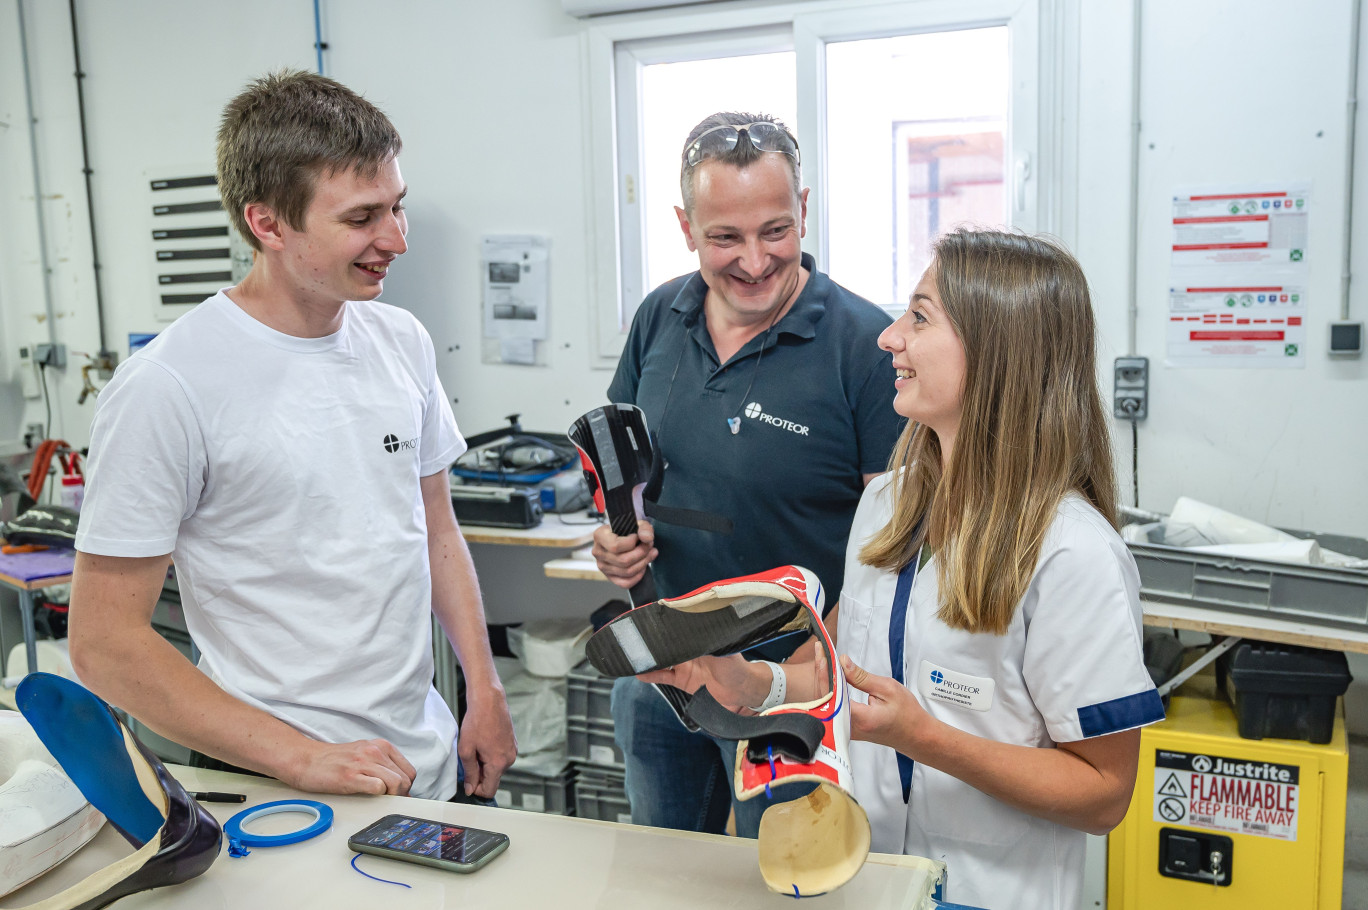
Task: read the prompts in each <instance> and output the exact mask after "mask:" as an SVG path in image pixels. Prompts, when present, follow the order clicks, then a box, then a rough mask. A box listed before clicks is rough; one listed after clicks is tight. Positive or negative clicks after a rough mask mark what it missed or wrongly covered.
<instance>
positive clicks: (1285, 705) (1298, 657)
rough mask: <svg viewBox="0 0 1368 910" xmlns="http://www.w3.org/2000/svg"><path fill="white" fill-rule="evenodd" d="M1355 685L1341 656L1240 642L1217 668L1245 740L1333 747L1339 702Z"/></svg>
mask: <svg viewBox="0 0 1368 910" xmlns="http://www.w3.org/2000/svg"><path fill="white" fill-rule="evenodd" d="M1352 679H1353V677H1351V676H1350V675H1349V661H1348V660H1347V659H1346V658H1345V656H1344V654H1343V653H1342V652H1340V651H1323V650H1321V649H1319V648H1303V647H1298V646H1296V645H1277V644H1271V643H1269V642H1262V641H1242V642H1240V643H1239V644H1238V645H1236V646H1235V647H1234V648H1232V649H1231V650H1230V651H1229V652H1227V653H1226V654H1224V655H1222V656H1221V658H1220V660H1218V661H1217V664H1216V684H1217V687H1218V688H1219V689H1220V690H1221V691H1222V692H1224V693H1225V694H1226V697H1227V698H1229V699H1230V702H1231V704H1233V705H1234V706H1235V715H1236V717H1237V718H1238V720H1239V725H1240V736H1242V737H1244V738H1245V739H1263V738H1265V737H1269V738H1273V739H1304V740H1307V741H1309V742H1313V743H1328V742H1330V735H1331V733H1332V732H1333V731H1334V728H1335V705H1336V702H1337V700H1338V698H1339V697H1340V696H1341V695H1343V694H1344V691H1345V690H1346V689H1348V688H1349V683H1350V681H1351V680H1352Z"/></svg>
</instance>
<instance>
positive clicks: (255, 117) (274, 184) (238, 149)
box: [218, 70, 403, 250]
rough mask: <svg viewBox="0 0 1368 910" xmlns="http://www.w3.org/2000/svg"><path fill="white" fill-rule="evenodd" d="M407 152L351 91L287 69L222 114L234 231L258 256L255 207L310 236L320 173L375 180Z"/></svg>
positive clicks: (222, 180)
mask: <svg viewBox="0 0 1368 910" xmlns="http://www.w3.org/2000/svg"><path fill="white" fill-rule="evenodd" d="M402 146H403V143H402V142H401V141H400V139H399V133H398V131H397V130H395V128H394V124H392V123H390V122H389V118H388V117H386V116H385V115H384V113H382V112H381V110H380V109H379V108H377V107H376V106H375V105H373V104H371V103H370V102H369V101H367V100H366V99H364V98H362V97H361V96H360V95H358V94H356V92H353V91H352V90H351V89H349V88H347V87H346V86H345V85H343V84H341V83H340V82H336V81H334V80H332V79H329V78H327V77H325V76H319V75H317V74H315V73H309V72H305V71H303V70H281V71H279V72H275V73H271V74H270V75H267V76H263V77H262V78H260V79H257V80H256V81H254V82H252V83H250V84H249V85H248V86H247V88H246V89H245V90H244V91H243V92H242V94H240V95H238V96H237V97H236V98H234V99H233V100H232V101H230V102H228V106H227V107H225V108H224V109H223V122H222V124H221V125H220V126H219V131H218V186H219V194H220V195H221V196H222V198H223V207H224V208H225V209H226V210H227V211H228V217H229V218H231V219H232V222H233V227H235V228H237V230H238V232H239V233H241V234H242V236H243V237H244V238H245V239H246V240H247V242H248V243H250V244H251V245H252V246H253V247H255V248H256V249H258V250H259V249H261V242H260V241H259V240H257V238H256V236H255V235H254V234H253V233H252V229H251V228H250V227H249V226H248V224H247V217H246V215H245V214H244V209H245V208H246V207H247V206H248V205H249V204H251V203H253V202H260V203H264V204H266V205H268V206H270V207H271V208H272V209H273V210H274V211H275V213H276V214H277V215H278V216H280V218H281V219H282V220H283V221H284V222H285V223H286V224H288V225H289V226H290V227H292V228H294V229H295V230H303V228H304V213H305V212H306V211H307V210H308V208H309V203H310V202H312V201H313V194H314V184H315V181H316V179H317V178H318V176H319V175H320V174H335V173H340V172H342V171H346V170H349V169H353V168H354V169H355V170H356V171H357V173H358V174H360V175H361V176H362V177H364V178H367V179H370V178H372V177H374V176H375V175H376V174H377V173H378V172H379V170H380V166H381V165H382V164H384V163H385V162H386V161H389V160H390V159H391V158H393V157H394V156H395V155H398V154H399V150H400V149H401V148H402Z"/></svg>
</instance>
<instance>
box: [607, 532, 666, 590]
mask: <svg viewBox="0 0 1368 910" xmlns="http://www.w3.org/2000/svg"><path fill="white" fill-rule="evenodd" d="M654 544H655V528H653V527H651V523H650V522H649V521H645V520H643V519H638V521H637V532H636V533H635V534H632V535H630V536H628V537H618V536H617V535H616V534H614V533H613V529H612V528H610V527H609V526H608V525H606V524H605V525H599V526H598V528H597V529H596V530H595V531H594V549H593V551H592V552H593V554H594V561H595V562H597V563H598V567H599V571H600V572H602V573H603V574H604V576H605V577H606V578H607V579H608V580H609V581H611V582H612V583H613V584H615V585H617V586H618V587H619V588H630V587H632V585H634V584H636V583H637V582H639V581H641V578H642V576H643V575H645V574H646V569H647V567H648V566H650V564H651V563H652V562H653V561H654V560H655V558H656V557H657V556H659V555H660V553H659V552H658V551H657V550H656V549H655V547H654Z"/></svg>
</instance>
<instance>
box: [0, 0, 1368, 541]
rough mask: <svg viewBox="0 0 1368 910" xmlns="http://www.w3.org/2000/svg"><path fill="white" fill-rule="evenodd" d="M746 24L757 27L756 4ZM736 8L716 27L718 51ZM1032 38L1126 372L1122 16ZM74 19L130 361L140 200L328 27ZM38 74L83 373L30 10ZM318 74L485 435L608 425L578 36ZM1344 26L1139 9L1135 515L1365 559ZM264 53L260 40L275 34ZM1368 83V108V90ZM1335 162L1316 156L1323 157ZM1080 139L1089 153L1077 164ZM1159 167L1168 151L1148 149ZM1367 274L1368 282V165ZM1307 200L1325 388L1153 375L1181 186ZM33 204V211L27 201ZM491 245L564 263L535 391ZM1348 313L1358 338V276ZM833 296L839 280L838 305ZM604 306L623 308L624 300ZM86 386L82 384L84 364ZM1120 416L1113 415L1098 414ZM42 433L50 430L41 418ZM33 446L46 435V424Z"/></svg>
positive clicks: (374, 29) (6, 96)
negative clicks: (1046, 48)
mask: <svg viewBox="0 0 1368 910" xmlns="http://www.w3.org/2000/svg"><path fill="white" fill-rule="evenodd" d="M15 3H16V0H0V122H5V123H7V124H9V125H8V126H7V127H0V164H2V165H3V166H0V308H3V320H0V332H2V333H3V338H0V344H2V348H3V349H0V376H3V375H7V373H8V370H9V369H10V368H11V367H12V363H13V358H12V353H11V349H12V348H14V347H15V342H16V340H17V339H27V338H28V337H29V336H31V335H32V334H33V333H34V332H35V331H38V332H40V333H41V332H42V331H43V328H42V327H41V326H40V325H39V324H38V323H37V322H36V321H35V314H36V313H41V309H42V307H41V300H42V296H41V294H42V290H41V289H42V283H41V274H40V273H39V272H38V270H37V266H36V247H35V245H34V231H33V227H32V220H33V202H32V198H31V192H32V191H31V186H32V184H31V178H30V175H29V173H28V168H27V160H28V146H27V135H26V133H25V124H24V122H23V120H24V117H23V113H24V112H23V97H22V83H21V82H20V81H19V75H20V72H19V69H18V65H17V53H16V52H15V50H16V46H17V45H16V41H15V36H14V29H13V28H12V27H11V26H10V24H9V23H11V22H12V21H13V18H14V10H15ZM752 5H753V4H752ZM729 6H730V4H717V5H715V7H709V11H710V12H709V15H710V16H712V17H713V20H714V21H716V22H717V24H718V25H719V26H721V25H723V24H724V23H725V15H726V11H727V8H728V7H729ZM1043 6H1044V7H1045V8H1046V9H1047V10H1048V11H1050V12H1049V13H1048V15H1050V16H1052V17H1054V18H1052V19H1051V20H1050V21H1049V22H1047V23H1046V24H1045V26H1044V27H1043V28H1042V31H1047V30H1048V31H1051V32H1052V33H1054V34H1057V35H1059V36H1060V37H1061V40H1062V41H1063V49H1062V52H1061V53H1060V54H1059V55H1058V58H1057V59H1054V60H1048V61H1046V62H1045V63H1044V64H1043V65H1047V66H1052V67H1056V68H1059V69H1061V70H1063V71H1064V75H1065V85H1066V94H1065V103H1064V104H1063V105H1062V107H1061V109H1060V110H1059V117H1060V118H1062V120H1063V121H1064V122H1065V123H1066V124H1071V125H1072V124H1076V126H1077V130H1076V134H1077V141H1076V142H1075V143H1073V144H1071V145H1070V146H1069V147H1067V148H1065V149H1064V150H1063V151H1064V156H1065V161H1066V164H1067V166H1066V167H1064V168H1062V174H1063V176H1064V178H1065V179H1066V180H1067V181H1068V182H1067V184H1066V185H1065V186H1064V187H1062V191H1061V197H1062V198H1063V200H1064V202H1065V205H1064V209H1063V211H1062V213H1061V223H1060V232H1061V234H1062V235H1063V236H1064V237H1065V238H1066V239H1067V240H1069V242H1071V243H1072V244H1073V246H1074V248H1075V249H1076V251H1077V252H1078V254H1079V256H1080V258H1081V260H1082V261H1083V263H1084V266H1085V268H1086V269H1087V271H1088V274H1089V277H1090V279H1091V281H1092V283H1093V287H1094V294H1095V301H1096V306H1097V310H1098V318H1099V325H1100V328H1101V333H1102V341H1103V349H1102V354H1101V356H1102V359H1103V360H1104V362H1106V363H1109V362H1110V359H1111V358H1112V357H1113V356H1116V355H1117V354H1123V353H1126V348H1127V318H1126V312H1125V311H1126V302H1127V288H1128V277H1127V276H1128V265H1127V264H1128V250H1129V236H1130V230H1131V220H1130V215H1129V198H1130V191H1129V188H1130V167H1129V165H1130V157H1131V143H1130V124H1131V80H1130V67H1129V60H1130V58H1131V10H1130V4H1129V3H1121V2H1115V3H1094V2H1084V0H1057V2H1055V3H1045V4H1043ZM77 7H78V10H79V11H80V14H81V16H82V31H83V38H84V40H83V54H84V56H85V68H86V70H87V72H88V73H89V74H90V78H89V79H88V80H87V105H88V111H87V116H88V119H89V124H90V133H91V142H92V156H93V166H94V169H95V172H96V173H95V182H96V199H95V201H96V219H97V223H98V225H99V230H100V246H101V254H102V258H103V259H104V263H105V281H104V286H105V298H106V304H107V308H108V314H107V320H108V324H109V331H110V338H111V341H112V344H113V346H114V347H115V348H116V349H117V350H120V351H121V352H126V337H127V333H128V332H129V331H147V330H155V329H156V328H157V327H158V325H157V323H156V321H155V319H154V318H153V305H152V303H151V301H150V299H148V294H147V293H146V274H147V265H146V263H145V259H146V257H147V256H150V252H149V251H148V249H147V246H146V243H145V241H144V239H143V236H142V234H143V223H144V218H143V216H142V213H141V207H143V206H145V192H144V190H143V188H142V183H141V180H142V177H141V175H142V171H143V169H144V168H145V167H146V166H148V165H149V164H155V163H168V162H173V161H196V160H203V161H205V162H208V161H209V160H210V156H211V155H212V139H213V131H214V128H215V123H216V120H217V116H218V112H219V109H220V108H221V106H222V104H223V102H224V100H226V99H227V98H228V97H229V96H231V95H232V94H233V93H234V92H235V91H236V90H237V89H238V88H239V87H240V86H241V85H242V83H244V82H245V81H246V80H247V79H249V78H250V77H252V76H253V75H256V74H258V73H260V72H262V71H264V70H266V69H268V68H270V67H272V66H277V65H287V64H288V65H296V66H304V67H311V66H312V61H313V48H312V40H313V30H312V21H311V16H310V9H309V4H307V3H303V2H297V3H293V4H281V3H275V2H269V0H239V2H237V3H235V4H233V5H232V6H231V12H232V15H226V14H225V7H224V6H223V5H222V4H219V3H213V2H209V0H193V2H172V0H147V2H142V3H139V4H137V5H128V4H118V5H116V4H108V3H94V2H89V0H85V2H80V3H78V4H77ZM26 10H27V11H28V13H29V18H30V49H31V53H32V54H33V56H34V58H35V60H34V66H35V70H36V83H35V91H36V93H37V95H38V107H39V115H40V123H39V134H40V139H41V140H42V141H41V145H42V160H43V167H44V180H45V181H46V183H47V188H48V191H49V193H50V195H52V196H54V197H58V198H52V199H49V200H48V201H47V209H46V210H47V211H48V212H49V233H50V235H51V237H52V246H53V248H54V255H53V257H52V258H53V263H54V281H53V285H54V294H55V297H56V298H57V301H56V302H57V309H58V311H59V314H60V316H61V318H60V319H59V320H58V332H59V334H60V335H61V336H62V339H63V340H64V341H65V342H66V343H67V344H68V345H69V346H70V347H71V348H73V349H75V350H90V349H93V348H94V347H95V344H96V342H95V339H94V334H95V331H94V315H93V309H94V307H93V294H92V293H91V279H90V268H89V244H88V240H87V239H86V233H85V232H86V227H85V221H84V195H83V194H84V189H83V186H82V185H81V181H80V173H79V168H80V164H79V143H78V140H77V138H76V134H75V132H74V129H75V124H74V92H73V90H72V79H71V75H70V73H71V61H70V55H71V45H70V34H69V31H68V29H67V23H66V15H65V5H64V4H50V3H43V4H39V3H35V2H32V0H29V2H28V3H27V4H26ZM324 10H325V29H326V36H325V37H326V38H327V40H328V41H329V42H330V44H331V49H330V51H328V53H327V71H328V73H329V74H330V75H334V76H336V77H338V78H340V79H342V80H343V81H345V82H347V83H348V84H350V85H352V86H354V87H356V88H358V89H359V90H361V91H363V92H364V93H366V94H367V96H368V97H370V98H372V99H373V100H375V101H377V102H378V103H379V104H380V105H381V106H382V107H384V108H385V109H386V110H387V111H388V112H389V113H390V115H391V116H392V117H393V119H394V120H395V122H396V124H397V125H398V127H399V129H400V131H401V132H402V134H403V135H404V138H405V142H406V149H405V153H404V156H403V158H402V167H403V171H404V176H405V178H406V179H407V180H408V182H409V184H410V186H411V188H412V192H411V195H410V208H409V211H410V216H411V218H410V221H411V224H412V231H411V237H410V240H411V244H412V248H411V252H410V253H409V254H408V255H407V256H406V257H405V258H404V259H403V260H402V261H401V262H400V264H399V266H398V267H397V268H396V269H395V270H394V271H393V273H392V277H391V279H390V281H389V283H388V286H387V289H386V295H385V297H386V299H387V300H389V301H391V302H393V303H396V304H399V305H402V306H406V307H409V308H411V309H412V310H413V311H414V312H415V313H417V314H418V315H419V316H420V318H422V319H423V320H424V322H425V323H426V324H427V325H428V327H429V330H430V331H431V332H432V335H433V338H434V340H435V341H436V344H437V349H438V357H439V361H438V364H439V369H440V371H441V375H442V378H443V381H444V382H445V384H446V386H447V389H448V392H449V394H450V395H451V396H452V397H453V398H454V399H456V403H455V409H456V414H457V418H458V420H459V421H460V422H461V424H462V426H463V427H465V428H466V429H467V430H471V431H474V430H480V429H485V428H488V427H492V426H494V425H496V424H498V423H499V422H500V421H501V419H502V416H503V415H504V414H506V413H510V412H513V411H521V412H522V413H523V415H524V423H525V424H526V425H528V426H530V427H534V428H542V429H553V430H554V429H559V428H562V427H565V426H566V425H568V424H569V422H570V421H571V420H572V419H573V418H574V417H575V416H577V415H578V414H579V413H581V412H582V411H584V410H585V409H587V408H589V407H591V406H593V405H595V404H598V403H600V401H601V400H602V396H603V392H604V389H605V387H606V385H607V382H608V379H609V375H608V374H607V373H606V372H604V371H602V370H595V369H592V368H591V367H590V365H589V364H590V361H591V353H592V352H591V350H590V347H591V346H590V324H591V323H592V319H593V312H592V310H591V308H590V300H589V295H590V293H591V289H592V288H594V287H595V286H596V284H595V280H594V279H595V276H594V275H593V274H592V273H591V267H592V263H591V260H592V253H593V252H594V251H595V250H597V249H598V248H599V244H603V243H610V242H611V238H608V237H598V238H596V237H593V236H592V235H591V233H590V218H589V211H590V205H591V201H592V200H593V198H594V195H593V194H594V193H595V192H596V191H603V190H602V188H596V187H594V186H591V185H590V184H589V182H588V179H587V176H586V175H587V174H588V172H589V167H588V164H589V162H588V161H587V160H586V154H587V152H586V150H587V148H588V147H589V137H588V136H587V135H586V126H585V124H586V114H587V110H588V103H587V100H586V92H587V91H588V89H587V87H586V86H585V85H584V84H583V78H584V77H583V73H584V66H583V64H584V60H583V56H582V55H583V50H582V48H583V46H584V44H583V43H582V41H581V35H582V32H583V30H584V29H585V28H586V27H587V25H586V23H584V22H581V21H579V20H575V19H572V18H570V17H568V16H566V15H564V14H563V13H562V12H561V7H560V4H559V2H558V0H503V2H500V3H472V2H464V3H443V2H417V0H410V2H403V3H394V4H389V5H387V6H386V7H385V9H384V11H383V12H382V13H378V12H377V9H376V8H375V7H374V5H373V4H363V3H360V2H357V0H325V2H324ZM1349 16H1350V0H1315V2H1308V3H1303V4H1287V3H1285V2H1281V0H1244V2H1239V0H1223V2H1214V0H1213V2H1207V3H1203V4H1191V3H1181V2H1178V0H1144V25H1143V46H1144V51H1143V67H1144V70H1143V72H1144V75H1143V79H1142V91H1141V115H1142V118H1143V132H1142V139H1143V145H1142V150H1141V155H1140V159H1139V166H1140V199H1141V204H1140V211H1139V237H1140V244H1141V253H1140V259H1139V270H1138V274H1139V280H1138V287H1139V307H1140V315H1139V333H1138V348H1137V353H1140V354H1143V355H1147V356H1149V357H1150V360H1151V365H1152V367H1151V369H1152V376H1151V389H1152V396H1153V399H1152V404H1151V414H1152V416H1151V417H1150V419H1149V420H1148V421H1146V422H1145V423H1144V424H1142V426H1141V432H1140V488H1141V489H1140V493H1141V505H1142V506H1144V507H1147V508H1153V509H1160V510H1166V509H1168V508H1169V507H1170V506H1171V505H1172V502H1173V499H1174V498H1175V497H1176V496H1177V495H1178V494H1179V493H1185V494H1188V495H1192V496H1196V497H1198V498H1201V499H1206V500H1209V501H1213V502H1215V503H1217V504H1219V505H1221V506H1223V507H1225V508H1229V509H1232V510H1234V511H1238V512H1242V513H1244V514H1247V515H1249V516H1251V517H1253V518H1257V519H1261V520H1266V521H1269V522H1272V523H1274V524H1280V525H1286V526H1293V527H1304V528H1313V529H1319V530H1331V531H1340V532H1345V533H1351V534H1357V535H1360V536H1368V483H1365V473H1366V472H1365V471H1364V470H1363V468H1362V467H1361V466H1360V461H1361V459H1362V453H1363V452H1364V450H1365V448H1368V445H1366V444H1368V432H1366V431H1365V429H1364V424H1365V421H1364V418H1365V417H1366V416H1368V404H1365V393H1366V392H1368V378H1366V377H1365V367H1364V362H1363V361H1362V360H1357V361H1349V362H1340V363H1331V362H1329V361H1327V359H1326V358H1325V356H1324V339H1325V336H1326V328H1325V323H1326V321H1327V320H1328V319H1330V318H1332V317H1333V316H1334V315H1335V313H1336V311H1337V310H1338V297H1337V294H1338V280H1339V253H1340V249H1341V242H1342V234H1343V232H1342V230H1341V225H1340V217H1341V213H1340V212H1339V211H1337V207H1338V206H1339V205H1340V204H1341V202H1342V201H1343V195H1344V187H1343V166H1342V165H1343V162H1342V154H1343V149H1344V142H1345V132H1344V128H1345V120H1344V104H1345V100H1346V97H1347V85H1346V81H1347V66H1348V53H1349V41H1348V22H1349ZM263 23H265V25H263ZM1364 71H1365V72H1364V73H1363V74H1362V77H1363V78H1361V80H1360V81H1361V82H1364V83H1365V84H1366V85H1368V67H1364ZM1318 133H1319V134H1320V135H1317V134H1318ZM1070 135H1072V134H1070ZM1151 143H1152V144H1153V148H1150V144H1151ZM1358 150H1359V152H1358V157H1359V159H1360V162H1359V163H1360V169H1361V174H1362V176H1361V179H1360V181H1359V185H1358V188H1357V189H1358V195H1359V196H1360V197H1361V204H1360V205H1359V206H1358V208H1357V212H1358V215H1357V217H1356V219H1355V220H1356V225H1355V230H1354V236H1355V237H1356V238H1357V239H1358V241H1359V242H1358V243H1357V244H1356V260H1355V265H1356V267H1358V268H1363V269H1368V259H1366V258H1365V257H1368V222H1365V217H1368V214H1366V213H1368V204H1363V203H1364V200H1363V199H1362V197H1363V195H1364V193H1368V189H1365V184H1368V137H1362V136H1361V140H1360V142H1359V144H1358ZM1292 179H1309V180H1311V181H1313V183H1314V192H1315V199H1316V202H1317V208H1316V210H1315V213H1314V214H1313V216H1312V223H1311V244H1312V247H1313V250H1314V264H1313V265H1312V272H1311V274H1312V279H1311V295H1310V300H1311V303H1310V318H1309V323H1310V324H1309V330H1308V339H1309V344H1308V347H1309V349H1310V350H1309V352H1308V355H1307V367H1306V369H1304V370H1294V371H1286V370H1279V371H1258V370H1231V369H1221V370H1178V369H1169V368H1166V367H1164V366H1163V355H1164V351H1163V334H1162V332H1163V320H1164V291H1165V288H1166V287H1167V285H1166V284H1165V282H1166V281H1167V274H1168V262H1167V252H1166V251H1167V238H1168V222H1167V217H1168V197H1169V195H1170V191H1171V189H1172V188H1173V187H1174V186H1176V185H1179V184H1184V183H1202V182H1228V181H1239V180H1249V181H1255V180H1257V181H1265V180H1292ZM26 193H28V194H30V195H29V196H28V197H27V198H26V197H25V194H26ZM489 232H534V233H541V234H545V235H547V236H549V237H550V238H551V244H552V265H551V305H552V314H551V320H550V331H551V339H550V342H549V344H548V345H547V349H546V363H547V365H546V366H544V367H534V368H528V367H513V366H502V365H490V364H485V363H483V362H482V359H481V355H480V348H481V345H480V342H479V329H480V321H479V283H478V278H479V276H478V268H477V260H478V251H479V241H480V237H481V235H482V234H484V233H489ZM1364 276H1365V277H1364V279H1363V280H1362V281H1360V282H1358V286H1357V287H1356V289H1355V308H1354V315H1355V317H1356V318H1360V319H1362V318H1364V313H1365V309H1366V308H1368V303H1365V302H1364V301H1363V297H1364V294H1365V290H1364V286H1365V283H1366V282H1368V271H1365V272H1364ZM836 277H837V278H838V279H839V277H840V276H839V275H838V276H836ZM598 286H599V287H606V288H609V289H610V292H611V287H612V282H611V281H605V282H602V283H601V284H599V285H598ZM73 361H74V362H76V363H77V364H79V358H73ZM78 389H79V378H78V376H77V374H76V371H75V370H74V369H73V370H68V371H67V374H66V376H65V377H63V378H61V379H60V380H59V388H58V392H57V396H56V397H57V402H56V405H55V408H54V410H55V413H54V422H55V423H56V426H57V429H58V430H59V432H60V433H62V434H63V435H65V436H66V438H68V439H70V440H71V441H72V442H76V443H78V444H79V443H80V442H83V441H84V440H85V438H86V437H87V434H88V426H89V419H90V414H91V410H92V407H91V404H90V403H87V404H86V405H85V406H84V407H82V408H78V407H76V405H75V403H74V402H75V396H76V394H77V391H78ZM1109 391H1110V390H1109V389H1108V392H1109ZM36 412H37V413H38V414H41V404H39V405H38V406H37V408H36ZM34 414H35V406H34V405H33V404H31V403H30V404H28V405H27V407H26V409H21V408H20V406H19V403H18V400H17V397H16V393H15V391H14V389H13V388H12V387H10V386H6V385H5V384H4V383H3V382H0V438H13V437H15V436H17V435H19V434H20V433H21V432H22V430H21V427H22V424H23V423H24V422H25V421H26V420H31V419H35V417H34ZM36 419H39V420H41V419H42V418H41V416H39V417H37V418H36ZM1117 429H1118V432H1117V437H1116V438H1117V441H1118V444H1119V445H1120V446H1121V447H1122V448H1121V451H1119V452H1118V459H1117V461H1118V465H1119V466H1120V467H1121V468H1122V471H1121V474H1122V480H1123V482H1124V483H1125V485H1126V489H1127V491H1128V489H1129V478H1130V471H1129V465H1130V458H1129V452H1128V450H1127V449H1128V447H1129V442H1130V439H1129V436H1130V434H1129V428H1128V427H1126V426H1124V425H1120V424H1118V426H1117Z"/></svg>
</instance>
